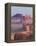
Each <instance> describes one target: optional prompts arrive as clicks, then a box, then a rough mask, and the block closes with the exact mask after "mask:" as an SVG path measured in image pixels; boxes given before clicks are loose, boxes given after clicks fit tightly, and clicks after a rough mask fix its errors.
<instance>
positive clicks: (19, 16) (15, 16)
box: [11, 13, 23, 19]
mask: <svg viewBox="0 0 36 46" xmlns="http://www.w3.org/2000/svg"><path fill="white" fill-rule="evenodd" d="M22 16H23V15H22V14H19V13H18V14H16V15H14V16H12V17H11V19H13V18H22Z"/></svg>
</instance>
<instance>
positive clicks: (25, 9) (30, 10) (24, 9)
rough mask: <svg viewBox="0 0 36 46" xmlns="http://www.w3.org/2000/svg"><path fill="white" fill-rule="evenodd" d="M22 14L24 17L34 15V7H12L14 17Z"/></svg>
mask: <svg viewBox="0 0 36 46" xmlns="http://www.w3.org/2000/svg"><path fill="white" fill-rule="evenodd" d="M17 13H20V14H23V15H26V14H27V15H33V8H32V7H18V6H13V7H11V16H14V15H15V14H17Z"/></svg>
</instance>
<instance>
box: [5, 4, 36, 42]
mask: <svg viewBox="0 0 36 46" xmlns="http://www.w3.org/2000/svg"><path fill="white" fill-rule="evenodd" d="M11 6H20V7H32V8H33V36H32V41H35V4H21V3H6V4H5V42H9V43H11V42H12V43H13V42H31V41H24V40H14V41H12V40H11Z"/></svg>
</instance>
